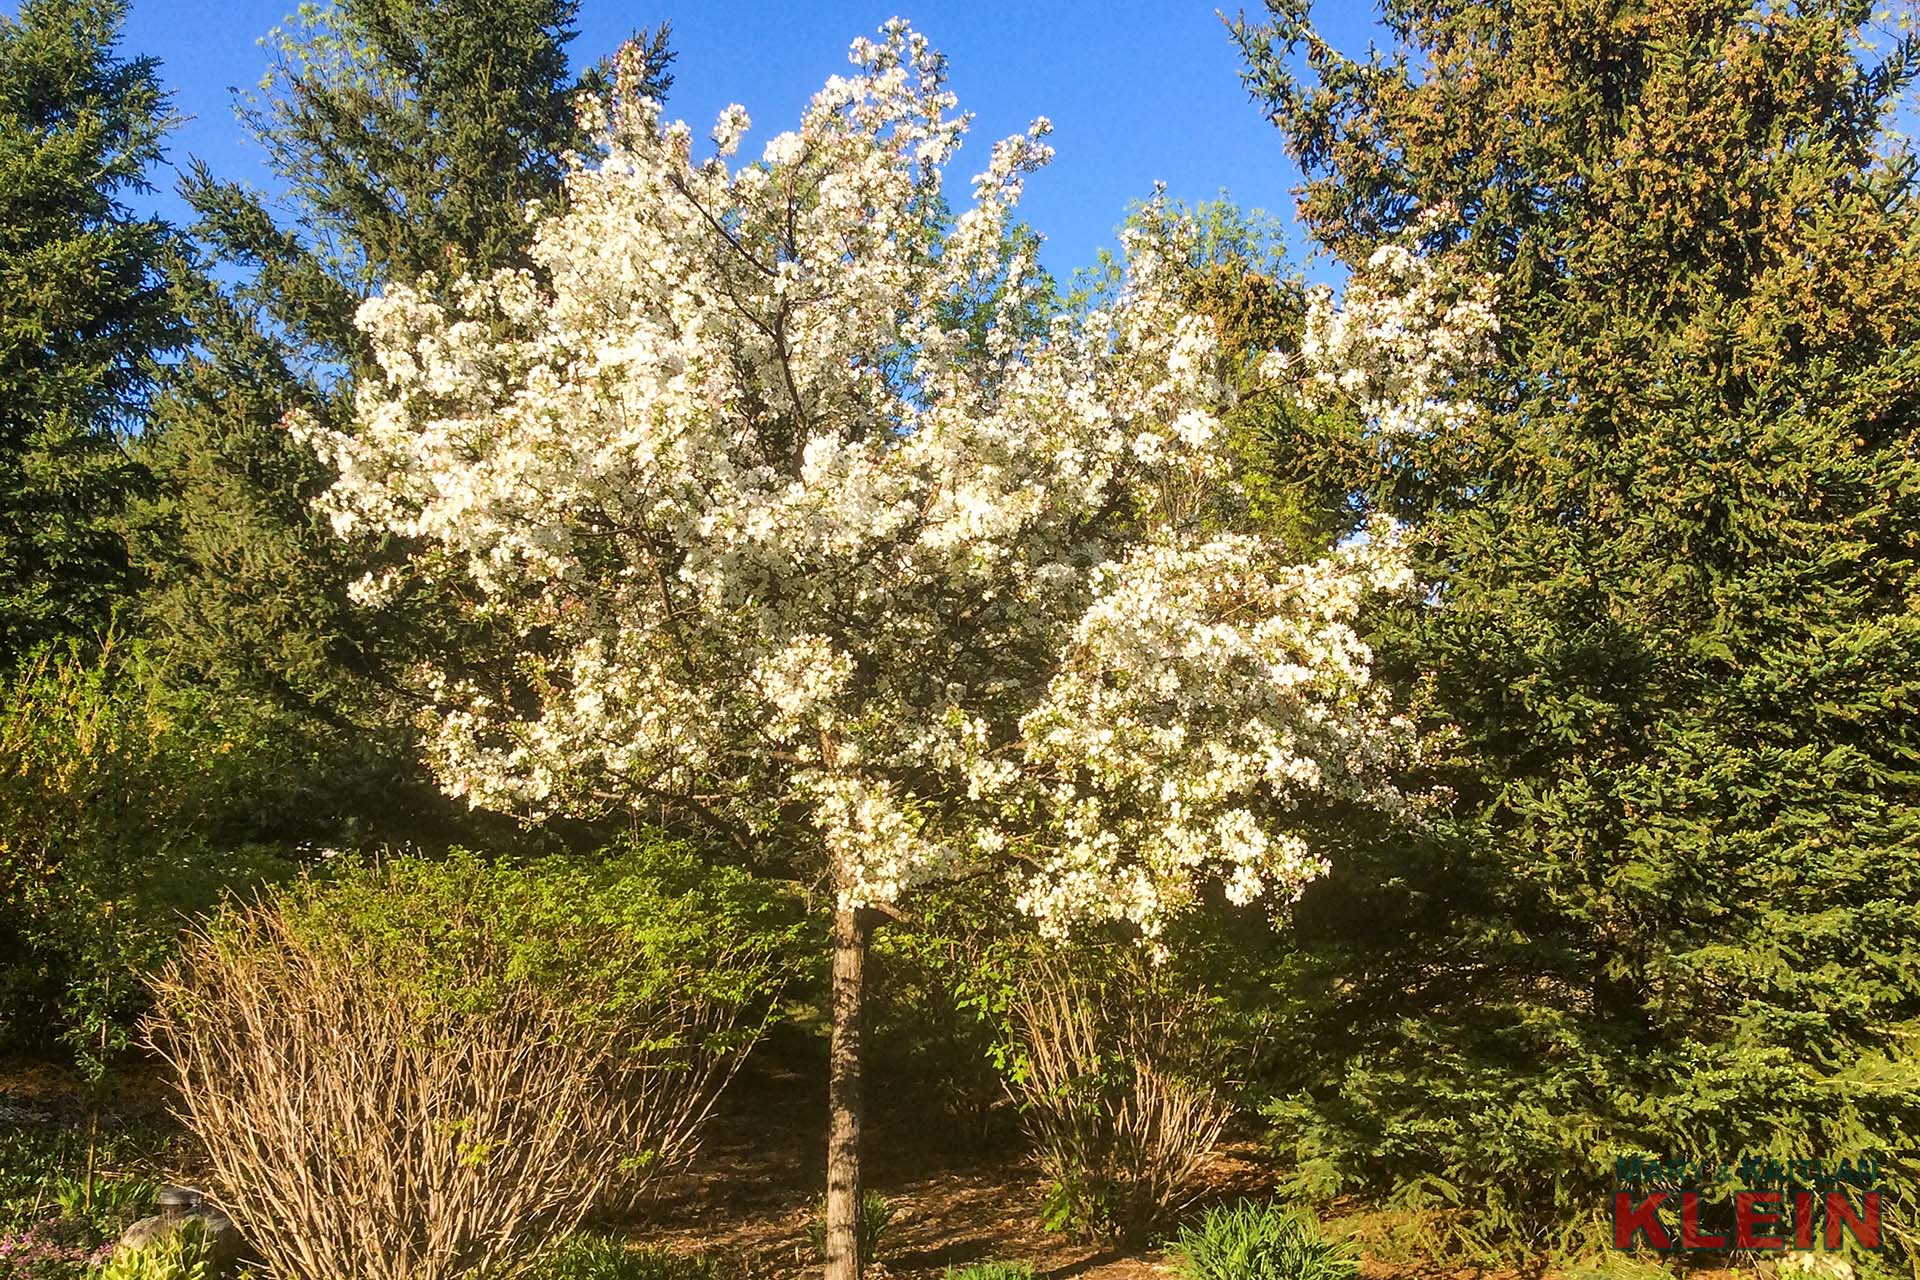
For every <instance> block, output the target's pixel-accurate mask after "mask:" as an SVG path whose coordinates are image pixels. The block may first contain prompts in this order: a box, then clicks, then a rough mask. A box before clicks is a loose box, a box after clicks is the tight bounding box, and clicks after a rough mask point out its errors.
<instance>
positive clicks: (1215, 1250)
mask: <svg viewBox="0 0 1920 1280" xmlns="http://www.w3.org/2000/svg"><path fill="white" fill-rule="evenodd" d="M1171 1252H1172V1257H1173V1265H1174V1271H1175V1273H1176V1274H1177V1275H1179V1276H1181V1277H1182V1280H1353V1276H1354V1274H1355V1273H1356V1272H1357V1271H1358V1270H1359V1265H1360V1264H1359V1261H1358V1260H1357V1259H1356V1258H1355V1257H1354V1256H1353V1251H1352V1250H1351V1249H1350V1248H1349V1247H1348V1246H1347V1245H1346V1244H1344V1243H1343V1242H1340V1241H1336V1240H1329V1239H1328V1238H1327V1236H1326V1233H1325V1232H1324V1231H1322V1230H1321V1227H1320V1222H1319V1220H1318V1219H1316V1218H1315V1217H1314V1216H1313V1215H1312V1214H1311V1213H1308V1212H1307V1211H1305V1210H1298V1209H1296V1210H1287V1209H1282V1208H1280V1207H1279V1206H1278V1205H1275V1204H1271V1203H1265V1202H1255V1201H1241V1202H1240V1203H1239V1204H1234V1205H1221V1206H1218V1207H1216V1208H1212V1209H1209V1210H1207V1212H1206V1214H1205V1215H1204V1216H1203V1217H1202V1218H1201V1219H1200V1222H1199V1224H1198V1225H1196V1226H1191V1227H1184V1228H1182V1229H1181V1231H1180V1234H1179V1236H1178V1237H1177V1238H1176V1239H1175V1241H1174V1244H1173V1249H1172V1251H1171Z"/></svg>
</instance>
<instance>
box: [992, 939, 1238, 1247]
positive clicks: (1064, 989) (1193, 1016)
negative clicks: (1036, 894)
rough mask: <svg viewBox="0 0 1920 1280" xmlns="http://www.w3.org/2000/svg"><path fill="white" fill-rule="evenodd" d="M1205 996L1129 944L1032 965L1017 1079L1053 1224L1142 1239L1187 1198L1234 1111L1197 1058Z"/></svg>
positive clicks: (1201, 1049)
mask: <svg viewBox="0 0 1920 1280" xmlns="http://www.w3.org/2000/svg"><path fill="white" fill-rule="evenodd" d="M1204 1004H1205V998H1204V996H1202V995H1201V994H1199V993H1197V992H1195V991H1192V990H1190V989H1188V988H1185V987H1183V986H1180V985H1178V984H1177V983H1176V982H1174V981H1173V980H1171V979H1170V978H1169V976H1168V975H1166V974H1163V973H1159V972H1156V971H1155V970H1154V969H1153V967H1152V966H1151V965H1150V964H1149V963H1148V962H1147V961H1145V960H1144V959H1143V958H1142V957H1141V955H1140V954H1139V952H1138V950H1137V949H1136V948H1134V947H1132V946H1128V945H1121V946H1117V947H1110V948H1096V949H1089V950H1088V951H1086V952H1084V953H1082V954H1080V955H1074V954H1070V953H1053V954H1048V955H1043V956H1041V957H1039V958H1038V959H1036V960H1035V962H1034V963H1033V964H1032V965H1031V966H1030V967H1029V969H1028V976H1027V980H1026V983H1025V985H1024V986H1023V987H1022V989H1021V990H1020V991H1019V992H1018V993H1017V994H1016V995H1015V996H1014V998H1013V1014H1014V1022H1015V1025H1016V1027H1017V1028H1018V1029H1019V1031H1020V1033H1021V1035H1022V1037H1023V1041H1024V1046H1023V1047H1024V1057H1023V1059H1022V1060H1021V1062H1020V1063H1019V1065H1018V1070H1017V1072H1016V1074H1015V1076H1014V1078H1013V1080H1012V1088H1013V1090H1014V1093H1015V1096H1016V1097H1017V1098H1018V1099H1019V1100H1020V1103H1021V1113H1022V1116H1023V1118H1024V1120H1025V1122H1026V1125H1027V1130H1028V1133H1029V1134H1030V1136H1031V1137H1032V1139H1033V1142H1034V1147H1035V1154H1036V1155H1037V1156H1038V1158H1039V1161H1040V1166H1041V1168H1042V1169H1043V1170H1044V1171H1045V1172H1046V1174H1047V1176H1048V1177H1050V1178H1051V1179H1052V1180H1053V1183H1054V1192H1053V1195H1052V1198H1051V1200H1050V1202H1049V1204H1048V1209H1047V1213H1048V1225H1049V1226H1050V1227H1057V1228H1063V1229H1067V1230H1071V1231H1074V1232H1076V1233H1078V1234H1081V1235H1092V1236H1100V1237H1104V1238H1106V1239H1108V1240H1111V1241H1114V1242H1121V1243H1124V1242H1133V1241H1138V1240H1141V1239H1144V1238H1145V1237H1146V1236H1147V1235H1148V1234H1149V1233H1151V1232H1152V1231H1153V1230H1154V1229H1155V1228H1156V1227H1158V1226H1160V1225H1162V1224H1163V1223H1165V1221H1166V1220H1167V1219H1168V1217H1169V1216H1170V1215H1171V1214H1172V1213H1173V1212H1174V1211H1176V1210H1177V1209H1179V1208H1180V1207H1182V1206H1183V1205H1184V1204H1186V1203H1187V1202H1188V1201H1190V1200H1191V1198H1192V1196H1193V1194H1194V1193H1195V1191H1196V1189H1197V1179H1198V1175H1199V1173H1200V1171H1201V1169H1202V1167H1203V1166H1204V1164H1205V1163H1206V1160H1207V1157H1208V1155H1209V1153H1210V1152H1211V1151H1212V1150H1213V1147H1214V1145H1215V1144H1216V1143H1217V1142H1218V1141H1219V1138H1220V1133H1221V1131H1222V1129H1223V1128H1224V1127H1225V1126H1226V1122H1227V1119H1228V1117H1229V1115H1230V1114H1231V1111H1232V1108H1231V1106H1230V1104H1229V1103H1228V1102H1227V1101H1226V1099H1224V1098H1222V1097H1221V1096H1220V1095H1219V1093H1218V1092H1217V1091H1216V1090H1215V1089H1214V1088H1213V1087H1212V1086H1211V1085H1210V1084H1208V1083H1206V1081H1207V1079H1208V1073H1207V1072H1205V1071H1204V1070H1200V1069H1197V1068H1198V1066H1199V1064H1200V1063H1201V1061H1202V1060H1203V1059H1204V1057H1205V1050H1206V1046H1205V1045H1203V1044H1196V1041H1197V1040H1201V1039H1203V1038H1204V1035H1205V1031H1204V1028H1205V1025H1206V1020H1205V1018H1204V1017H1203V1016H1202V1006H1203V1005H1204Z"/></svg>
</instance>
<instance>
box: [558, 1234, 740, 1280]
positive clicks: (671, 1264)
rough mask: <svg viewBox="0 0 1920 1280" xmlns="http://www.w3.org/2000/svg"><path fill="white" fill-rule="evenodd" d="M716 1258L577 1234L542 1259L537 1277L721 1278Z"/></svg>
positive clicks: (599, 1279)
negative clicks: (640, 1246)
mask: <svg viewBox="0 0 1920 1280" xmlns="http://www.w3.org/2000/svg"><path fill="white" fill-rule="evenodd" d="M721 1272H722V1269H721V1267H720V1265H719V1263H718V1262H716V1261H715V1260H714V1259H713V1258H710V1257H705V1256H694V1257H689V1256H687V1255H685V1254H679V1253H674V1252H673V1251H672V1250H670V1249H661V1248H657V1247H652V1246H648V1247H644V1248H637V1249H636V1248H629V1247H628V1246H627V1245H625V1244H623V1243H621V1242H620V1241H619V1240H614V1239H610V1238H608V1237H606V1236H597V1235H576V1236H570V1237H568V1238H567V1240H566V1242H565V1243H563V1244H562V1245H561V1246H560V1247H559V1248H558V1249H555V1250H554V1251H553V1252H552V1253H550V1254H548V1255H547V1256H546V1257H545V1258H542V1259H541V1260H540V1262H539V1263H538V1264H537V1265H536V1266H535V1268H534V1270H533V1277H534V1280H720V1276H721Z"/></svg>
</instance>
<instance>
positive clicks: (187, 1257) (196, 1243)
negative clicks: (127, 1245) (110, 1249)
mask: <svg viewBox="0 0 1920 1280" xmlns="http://www.w3.org/2000/svg"><path fill="white" fill-rule="evenodd" d="M213 1273H214V1267H213V1263H212V1258H211V1257H210V1255H209V1251H208V1248H207V1241H206V1237H205V1235H204V1234H203V1233H202V1232H201V1230H200V1228H199V1224H197V1223H189V1224H188V1225H187V1226H186V1227H184V1228H182V1229H181V1230H179V1231H176V1232H174V1233H173V1234H172V1235H169V1236H168V1237H166V1238H165V1239H164V1240H156V1241H155V1242H154V1243H152V1244H150V1245H148V1246H146V1247H145V1248H144V1249H121V1250H118V1251H116V1252H115V1253H114V1254H113V1256H112V1257H110V1258H108V1259H107V1260H106V1262H105V1263H103V1264H102V1265H101V1266H100V1267H99V1268H98V1269H97V1270H96V1271H95V1272H94V1273H93V1280H211V1277H212V1276H213Z"/></svg>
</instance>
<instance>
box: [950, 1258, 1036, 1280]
mask: <svg viewBox="0 0 1920 1280" xmlns="http://www.w3.org/2000/svg"><path fill="white" fill-rule="evenodd" d="M944 1280H1033V1267H1032V1265H1031V1264H1029V1263H1025V1262H1000V1261H992V1262H970V1263H968V1264H967V1265H966V1266H964V1267H948V1268H947V1271H946V1275H945V1277H944Z"/></svg>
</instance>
